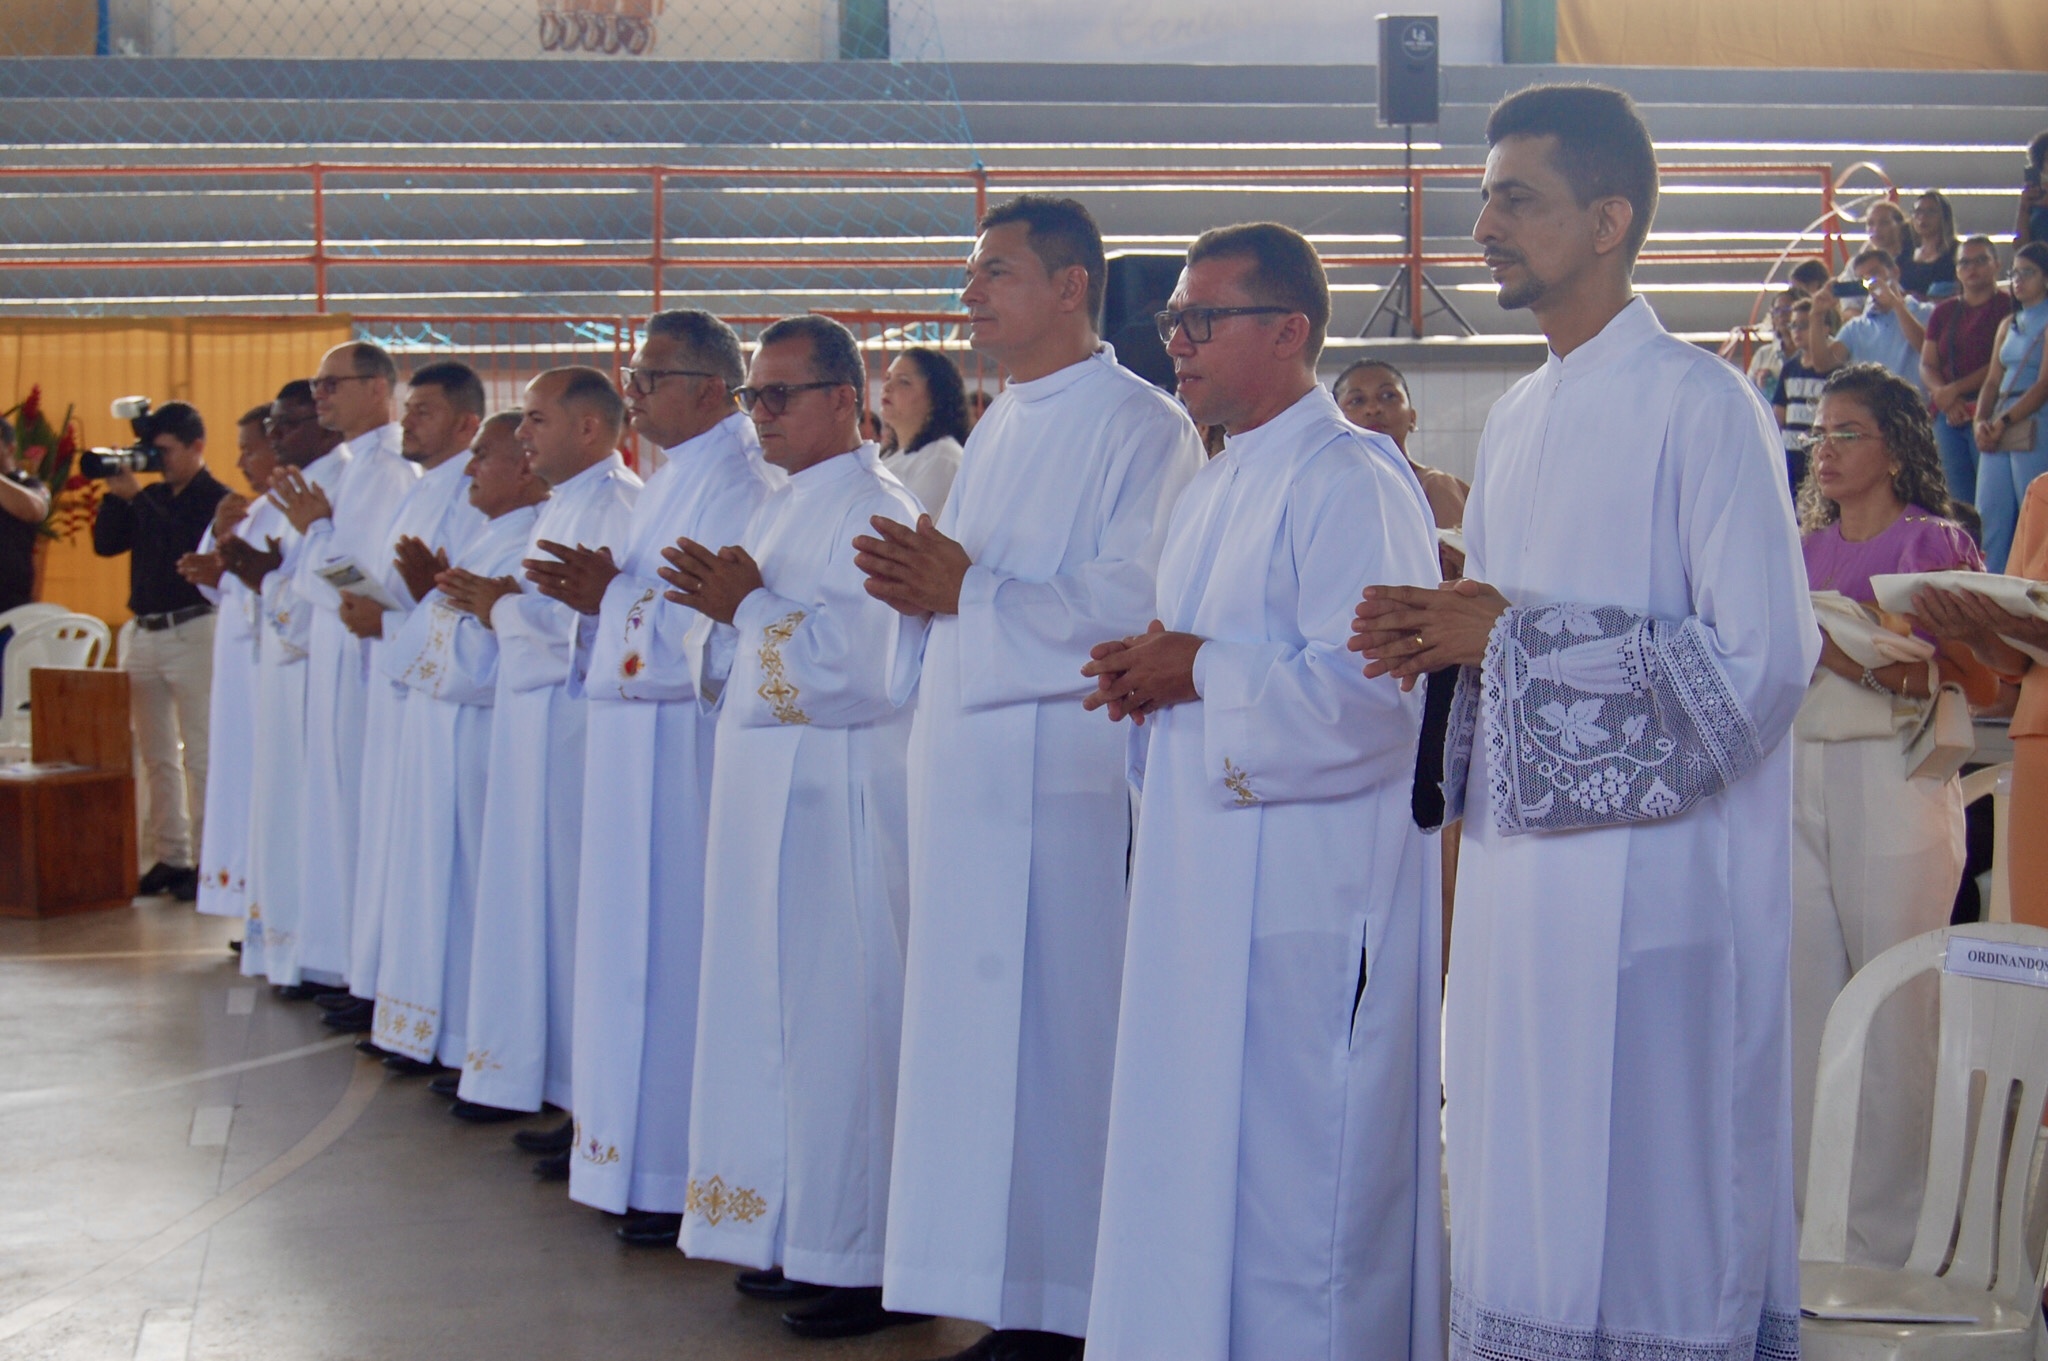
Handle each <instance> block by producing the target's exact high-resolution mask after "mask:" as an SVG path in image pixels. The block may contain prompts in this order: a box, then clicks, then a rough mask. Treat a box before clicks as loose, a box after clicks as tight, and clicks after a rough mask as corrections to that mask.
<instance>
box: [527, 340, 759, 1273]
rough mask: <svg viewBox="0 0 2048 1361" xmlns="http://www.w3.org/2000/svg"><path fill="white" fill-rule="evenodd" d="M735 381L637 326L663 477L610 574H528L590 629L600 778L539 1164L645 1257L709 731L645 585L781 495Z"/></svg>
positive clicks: (693, 893) (674, 1115)
mask: <svg viewBox="0 0 2048 1361" xmlns="http://www.w3.org/2000/svg"><path fill="white" fill-rule="evenodd" d="M741 364H742V359H741V354H740V341H739V337H738V336H736V335H734V334H733V332H732V328H731V327H729V326H727V325H726V324H725V323H724V322H722V321H720V320H718V318H716V317H714V316H712V315H711V314H710V313H708V312H659V313H656V314H655V315H654V316H653V317H650V318H649V319H648V322H647V339H646V340H645V341H643V342H642V343H641V345H640V348H639V349H638V350H637V351H636V352H635V353H634V355H633V365H632V367H631V368H629V369H627V370H626V409H627V412H628V413H629V414H630V416H631V418H632V423H633V429H634V430H635V431H636V432H637V433H638V434H640V435H641V436H642V437H643V438H646V439H649V440H652V441H653V442H654V443H656V444H658V445H660V446H661V448H662V450H663V459H664V461H663V463H662V465H661V467H660V468H659V469H657V470H656V471H655V472H654V474H653V475H652V476H651V477H649V478H648V479H647V486H646V488H645V489H644V490H643V491H642V492H641V493H640V499H639V500H638V501H636V502H635V503H634V505H633V523H632V528H631V529H630V530H629V531H628V533H627V537H626V542H625V545H624V549H625V551H624V553H623V554H622V555H621V556H620V558H619V559H618V561H617V562H614V561H613V559H612V555H611V554H610V553H609V552H607V551H606V550H604V549H592V548H578V547H576V546H575V545H574V544H569V543H558V542H555V541H553V540H544V541H543V542H542V543H541V544H540V545H539V547H540V548H541V550H542V551H543V552H546V553H551V554H553V555H554V556H555V558H556V559H558V562H557V563H555V564H549V563H545V562H541V563H539V564H537V565H535V566H533V567H531V568H529V570H528V575H529V577H530V578H531V580H532V581H533V583H534V587H535V589H537V590H538V591H539V592H540V593H541V594H542V595H545V596H548V597H551V598H552V599H555V600H559V601H562V602H563V603H564V604H567V605H569V606H571V607H572V608H574V609H575V610H576V611H578V612H579V613H580V614H582V615H584V616H586V617H587V618H591V619H594V620H595V621H596V628H595V630H594V631H585V633H584V634H580V635H579V636H588V637H589V648H590V651H589V655H588V657H587V658H586V659H585V660H584V662H583V668H584V673H585V674H584V682H583V689H584V693H585V695H586V696H587V697H588V700H589V710H588V712H589V719H588V722H589V735H588V737H587V738H586V739H585V747H584V750H585V761H586V762H587V764H588V767H589V770H590V772H591V776H592V777H593V778H591V779H589V780H588V781H586V783H585V785H584V794H583V801H584V812H583V851H582V870H581V872H580V877H579V887H578V891H577V895H576V898H577V908H576V1003H575V1007H576V1016H575V1024H574V1034H575V1054H574V1056H573V1062H572V1064H571V1069H572V1071H573V1072H574V1074H575V1092H574V1096H575V1100H574V1102H573V1103H572V1105H571V1107H570V1109H572V1110H574V1111H575V1112H576V1118H575V1120H574V1121H572V1122H570V1124H569V1125H568V1127H567V1128H565V1129H563V1130H561V1131H558V1132H557V1134H556V1139H555V1142H556V1145H557V1146H556V1147H554V1148H546V1147H542V1148H541V1149H539V1150H538V1151H542V1152H546V1153H547V1154H548V1155H549V1156H550V1157H553V1158H556V1159H558V1160H560V1161H559V1164H558V1166H559V1169H560V1170H561V1171H563V1172H566V1174H567V1175H568V1178H569V1195H570V1197H571V1199H574V1200H578V1201H581V1202H582V1203H583V1204H585V1205H591V1206H595V1207H596V1208H598V1209H600V1210H605V1211H607V1212H609V1213H611V1214H624V1215H626V1216H627V1218H626V1220H625V1222H624V1223H622V1224H620V1225H619V1227H618V1235H619V1237H620V1238H622V1239H623V1240H625V1241H626V1242H629V1243H636V1244H643V1245H653V1244H663V1245H666V1244H673V1243H674V1242H675V1241H676V1233H677V1231H678V1230H679V1229H680V1228H681V1227H682V1215H683V1200H684V1195H685V1192H686V1190H687V1184H688V1181H689V1174H690V1148H689V1136H690V1059H691V1055H692V1054H693V1053H694V1052H695V1049H696V1033H697V1029H696V1028H697V972H698V969H697V964H698V948H697V947H698V944H699V942H700V941H701V940H702V938H703V935H704V821H705V818H706V816H707V807H706V805H707V800H708V799H709V797H710V787H711V729H712V723H713V721H714V720H712V719H711V718H710V717H709V716H708V715H705V714H703V713H701V712H700V711H699V709H698V706H697V702H696V701H697V696H696V690H695V688H694V681H693V679H692V677H691V675H690V673H689V667H688V663H687V661H686V659H685V654H684V651H683V646H682V642H683V637H684V635H685V634H687V633H688V632H689V630H690V628H691V626H692V625H693V624H695V623H696V621H697V618H698V615H697V613H696V611H694V610H687V609H683V608H681V607H679V606H677V605H673V604H671V603H669V602H668V601H667V600H665V599H663V598H662V592H663V587H662V584H661V581H660V579H659V578H658V577H657V576H656V575H655V574H656V573H657V572H658V571H659V570H660V569H661V565H662V560H661V551H662V550H663V549H664V548H667V547H669V546H670V545H672V544H673V543H674V542H675V541H676V537H677V536H678V535H684V536H687V537H691V538H699V539H701V540H703V541H705V542H709V543H717V544H725V543H736V542H738V541H739V536H740V533H741V532H742V531H743V530H744V529H745V528H746V525H747V519H748V517H749V516H751V515H752V514H753V513H754V508H755V507H756V506H758V505H760V503H761V499H762V498H763V497H765V496H766V495H767V494H768V489H769V487H770V485H771V484H772V482H774V481H779V480H780V475H779V474H776V473H774V472H773V471H772V470H771V469H769V468H768V467H767V466H766V465H765V464H763V463H762V462H761V448H760V445H759V444H758V443H757V442H756V441H755V439H754V428H753V424H752V422H750V421H748V420H747V418H746V417H745V416H743V415H741V414H740V412H739V409H738V407H737V406H736V405H735V404H734V401H733V396H732V394H733V392H734V391H735V390H737V389H738V388H739V386H740V384H741V383H742V382H743V381H744V379H745V372H744V370H743V369H742V367H741ZM543 1137H544V1136H543ZM572 1141H573V1147H572ZM538 1142H539V1140H538V1139H536V1140H534V1141H531V1142H530V1143H529V1146H531V1144H532V1143H538Z"/></svg>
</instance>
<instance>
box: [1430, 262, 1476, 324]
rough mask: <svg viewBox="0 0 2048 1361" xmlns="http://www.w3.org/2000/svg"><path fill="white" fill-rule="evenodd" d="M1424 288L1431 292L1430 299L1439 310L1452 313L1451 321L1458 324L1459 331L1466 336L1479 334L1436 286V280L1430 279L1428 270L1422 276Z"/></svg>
mask: <svg viewBox="0 0 2048 1361" xmlns="http://www.w3.org/2000/svg"><path fill="white" fill-rule="evenodd" d="M1422 286H1423V287H1424V288H1426V289H1428V290H1429V296H1430V297H1432V298H1435V299H1436V305H1437V307H1438V309H1440V310H1441V311H1445V312H1448V313H1450V314H1451V320H1452V321H1455V322H1457V323H1458V326H1459V329H1461V330H1463V331H1464V333H1465V334H1466V335H1468V336H1476V335H1478V334H1479V332H1478V331H1477V330H1476V329H1475V328H1474V327H1473V325H1472V323H1471V322H1469V321H1467V320H1465V314H1464V313H1462V312H1460V311H1459V310H1458V309H1457V308H1456V307H1454V306H1452V305H1451V300H1450V299H1449V298H1447V297H1445V296H1444V291H1443V290H1442V289H1441V288H1438V287H1437V286H1436V280H1434V279H1432V278H1430V277H1429V273H1428V271H1426V270H1425V271H1424V272H1423V275H1422Z"/></svg>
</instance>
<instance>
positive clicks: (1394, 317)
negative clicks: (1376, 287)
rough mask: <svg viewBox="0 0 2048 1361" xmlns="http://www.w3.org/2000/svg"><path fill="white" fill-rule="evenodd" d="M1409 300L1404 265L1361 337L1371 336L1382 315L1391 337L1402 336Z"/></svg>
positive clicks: (1375, 307)
mask: <svg viewBox="0 0 2048 1361" xmlns="http://www.w3.org/2000/svg"><path fill="white" fill-rule="evenodd" d="M1407 299H1408V266H1406V265H1403V266H1401V267H1400V268H1399V269H1397V270H1395V271H1394V277H1393V278H1392V279H1391V280H1389V281H1388V283H1387V291H1386V292H1384V293H1382V294H1380V300H1379V301H1378V302H1376V303H1374V304H1373V309H1372V315H1371V316H1369V317H1367V318H1366V319H1365V325H1364V326H1362V327H1360V328H1359V331H1358V334H1359V336H1360V337H1361V338H1363V337H1365V336H1369V335H1371V334H1372V328H1373V327H1374V326H1375V325H1377V324H1378V322H1379V319H1380V316H1381V314H1382V313H1384V314H1385V315H1386V317H1387V320H1388V322H1389V323H1390V324H1391V326H1392V329H1391V330H1389V331H1388V332H1387V334H1388V335H1390V336H1397V335H1399V334H1401V323H1402V322H1404V321H1406V320H1408V302H1407ZM1458 320H1459V321H1460V322H1461V323H1462V322H1463V321H1464V318H1463V317H1459V318H1458ZM1465 329H1466V330H1467V331H1470V330H1471V329H1472V328H1471V327H1469V326H1467V327H1466V328H1465Z"/></svg>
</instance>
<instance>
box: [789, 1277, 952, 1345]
mask: <svg viewBox="0 0 2048 1361" xmlns="http://www.w3.org/2000/svg"><path fill="white" fill-rule="evenodd" d="M931 1321H932V1316H931V1315H930V1314H902V1313H898V1312H897V1311H896V1310H894V1309H884V1308H883V1307H882V1287H880V1286H879V1285H862V1286H852V1287H847V1286H836V1287H834V1288H833V1289H831V1290H827V1291H826V1292H825V1293H824V1294H823V1295H822V1296H820V1297H819V1298H818V1301H817V1302H816V1303H815V1304H807V1305H805V1306H804V1307H803V1308H801V1309H792V1310H790V1311H789V1312H788V1313H786V1314H784V1315H783V1316H782V1324H783V1326H784V1327H786V1328H788V1329H789V1330H790V1331H791V1332H792V1333H795V1334H796V1335H797V1336H798V1337H865V1336H866V1335H867V1334H869V1333H879V1332H881V1331H882V1329H884V1328H898V1327H901V1326H902V1325H904V1324H906V1323H930V1322H931Z"/></svg>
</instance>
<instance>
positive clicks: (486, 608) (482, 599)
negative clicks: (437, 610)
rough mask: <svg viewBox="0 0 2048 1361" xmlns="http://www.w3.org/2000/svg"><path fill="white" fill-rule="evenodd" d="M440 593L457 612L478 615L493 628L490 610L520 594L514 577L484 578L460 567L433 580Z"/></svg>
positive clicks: (486, 626) (449, 570)
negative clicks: (510, 596)
mask: <svg viewBox="0 0 2048 1361" xmlns="http://www.w3.org/2000/svg"><path fill="white" fill-rule="evenodd" d="M434 584H435V585H436V586H438V587H440V588H441V594H442V595H444V596H446V597H448V603H449V604H451V605H453V606H454V607H455V608H456V609H458V610H464V611H466V612H468V613H470V614H473V615H475V616H476V617H477V618H478V620H480V621H481V622H482V623H483V626H484V627H485V628H489V627H490V626H491V611H492V609H494V608H495V607H496V606H497V603H498V602H499V601H500V600H503V599H504V598H505V597H506V596H508V595H518V594H519V583H518V582H517V581H514V580H513V579H512V578H511V577H482V576H478V575H477V574H476V573H475V572H470V571H465V570H464V569H463V568H460V567H450V568H449V569H448V570H447V571H445V572H442V573H441V574H440V575H438V576H436V577H435V578H434Z"/></svg>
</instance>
